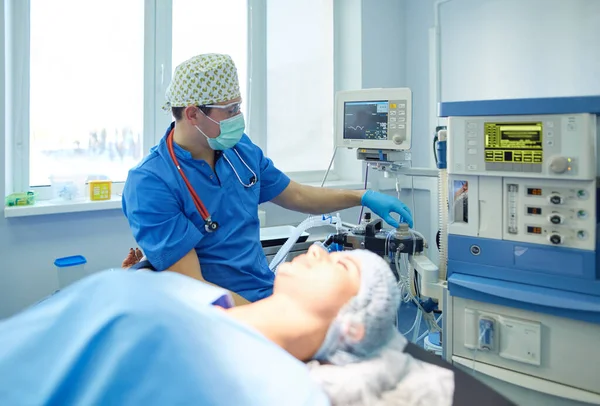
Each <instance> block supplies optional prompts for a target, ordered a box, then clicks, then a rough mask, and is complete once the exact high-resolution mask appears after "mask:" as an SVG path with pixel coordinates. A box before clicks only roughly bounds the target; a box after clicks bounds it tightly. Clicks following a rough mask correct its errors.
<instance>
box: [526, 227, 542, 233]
mask: <svg viewBox="0 0 600 406" xmlns="http://www.w3.org/2000/svg"><path fill="white" fill-rule="evenodd" d="M527 233H528V234H542V227H534V226H527Z"/></svg>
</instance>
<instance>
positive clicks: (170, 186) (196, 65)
mask: <svg viewBox="0 0 600 406" xmlns="http://www.w3.org/2000/svg"><path fill="white" fill-rule="evenodd" d="M166 99H167V100H166V104H165V106H164V108H165V109H166V110H169V111H170V112H171V114H172V115H173V117H174V122H173V123H172V124H171V125H170V126H169V128H167V130H166V132H165V135H164V137H163V138H162V139H161V141H160V142H159V144H158V145H157V146H155V147H154V148H153V149H152V150H151V151H150V154H149V155H148V156H147V157H145V158H144V159H143V160H142V162H141V163H140V164H139V165H137V166H136V167H135V168H133V169H132V170H131V171H130V172H129V176H128V178H127V182H126V184H125V188H124V191H123V211H124V213H125V216H126V217H127V220H128V222H129V225H130V227H131V230H132V232H133V235H134V237H135V239H136V241H137V243H138V244H139V246H140V247H141V248H142V250H143V251H144V254H145V256H146V258H147V260H148V261H149V263H150V264H151V266H152V267H153V269H155V270H156V271H164V270H166V269H169V270H171V271H174V272H177V273H181V274H184V275H187V276H190V277H192V278H195V279H198V280H206V281H208V282H211V283H213V284H215V285H217V286H220V287H223V288H226V289H228V290H230V291H232V292H236V293H238V294H239V295H241V296H242V297H243V298H244V299H246V300H247V301H250V302H254V301H256V300H258V299H262V298H265V297H268V296H270V295H271V294H272V291H273V281H274V275H273V272H272V271H270V270H269V267H268V264H267V260H266V257H265V255H264V253H263V250H262V246H261V243H260V224H259V219H258V205H259V204H261V203H264V202H269V201H271V202H273V203H275V204H277V205H279V206H281V207H284V208H286V209H289V210H295V211H299V212H303V213H311V214H322V213H330V212H335V211H338V210H342V209H346V208H349V207H354V206H360V205H364V206H366V207H367V208H369V209H370V210H371V211H372V212H374V213H375V214H377V215H379V216H380V217H381V218H382V219H383V220H385V221H386V222H387V223H389V224H390V225H392V226H397V225H398V221H396V220H395V219H394V218H393V217H392V213H395V214H398V215H399V217H400V220H401V221H402V222H406V223H408V224H409V225H410V226H412V217H411V213H410V210H409V209H408V208H407V207H406V205H404V204H403V203H402V202H400V201H399V200H397V199H396V198H393V197H391V196H388V195H385V194H381V193H377V192H374V191H352V190H333V189H322V188H313V187H309V186H305V185H301V184H299V183H296V182H294V181H292V180H290V179H289V178H288V177H287V176H286V175H285V174H284V173H283V172H281V171H280V170H278V169H277V168H276V167H275V166H274V164H273V162H272V161H271V160H270V159H268V158H267V157H265V156H264V155H263V153H262V151H261V149H260V148H258V147H257V146H256V145H254V144H253V143H252V141H251V140H250V138H249V137H248V136H247V135H246V134H245V133H244V131H245V122H244V116H243V115H242V113H241V103H242V98H241V96H240V87H239V83H238V75H237V69H236V67H235V64H234V62H233V61H232V59H231V58H230V57H229V56H227V55H221V54H204V55H199V56H196V57H193V58H191V59H189V60H187V61H185V62H183V63H182V64H181V65H179V66H177V68H176V69H175V72H174V74H173V79H172V81H171V83H170V85H169V87H168V89H167V92H166ZM281 136H285V134H281Z"/></svg>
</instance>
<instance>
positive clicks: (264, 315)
mask: <svg viewBox="0 0 600 406" xmlns="http://www.w3.org/2000/svg"><path fill="white" fill-rule="evenodd" d="M227 312H228V313H229V314H230V315H231V316H232V317H233V318H235V319H237V320H239V321H241V322H242V323H245V324H247V325H250V326H252V327H254V328H255V329H256V330H258V331H259V332H261V333H262V334H263V335H264V336H266V337H267V338H268V339H269V340H271V341H273V342H274V343H275V344H277V345H279V346H280V347H282V348H283V349H284V350H286V351H287V352H289V353H290V354H291V355H293V356H294V357H296V358H298V359H299V360H301V361H307V360H310V359H311V358H312V357H313V356H314V355H315V354H316V352H317V350H318V349H319V347H321V344H322V343H323V341H324V339H325V335H326V334H327V329H328V328H329V325H330V324H331V321H332V320H324V319H322V318H319V317H317V316H315V315H312V314H310V313H308V312H306V311H305V310H304V309H302V308H301V307H300V306H298V305H297V304H296V302H294V301H293V300H292V299H291V298H289V297H287V296H285V295H273V296H270V297H268V298H266V299H263V300H260V301H258V302H255V303H251V304H248V305H245V306H240V307H234V308H231V309H228V310H227Z"/></svg>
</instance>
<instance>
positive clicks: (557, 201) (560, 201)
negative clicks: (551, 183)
mask: <svg viewBox="0 0 600 406" xmlns="http://www.w3.org/2000/svg"><path fill="white" fill-rule="evenodd" d="M548 201H549V202H550V203H552V204H563V203H564V202H565V201H564V199H563V198H562V196H561V195H557V194H553V195H550V196H548Z"/></svg>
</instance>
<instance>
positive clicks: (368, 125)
mask: <svg viewBox="0 0 600 406" xmlns="http://www.w3.org/2000/svg"><path fill="white" fill-rule="evenodd" d="M388 112H389V102H388V101H387V100H385V101H384V100H382V101H353V102H345V103H344V139H347V140H387V139H388Z"/></svg>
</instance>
